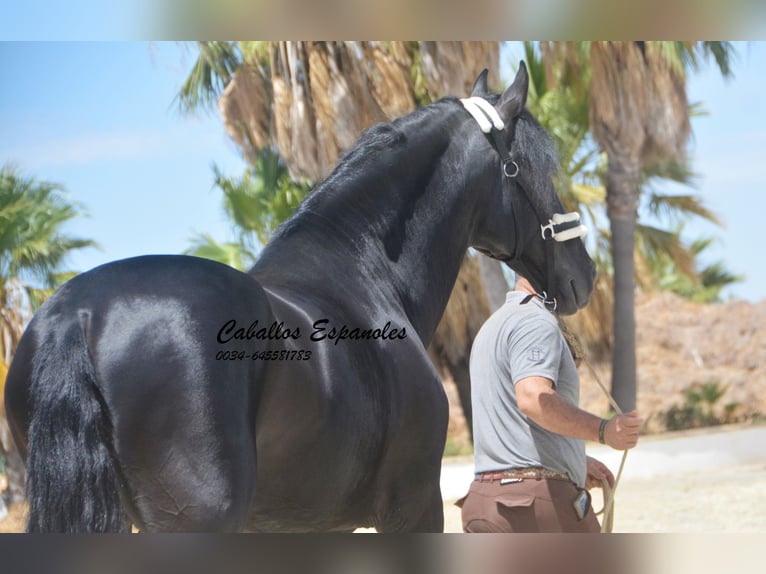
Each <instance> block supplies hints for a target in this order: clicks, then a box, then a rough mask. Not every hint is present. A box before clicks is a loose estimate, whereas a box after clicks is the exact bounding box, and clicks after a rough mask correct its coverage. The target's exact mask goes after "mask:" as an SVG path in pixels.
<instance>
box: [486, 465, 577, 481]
mask: <svg viewBox="0 0 766 574" xmlns="http://www.w3.org/2000/svg"><path fill="white" fill-rule="evenodd" d="M509 478H510V479H518V480H524V479H534V480H543V479H546V478H547V479H553V480H568V481H571V479H570V478H569V475H568V474H566V473H562V472H555V471H553V470H549V469H547V468H543V467H541V466H530V467H527V468H509V469H508V470H499V471H495V472H482V473H480V474H477V475H476V480H478V481H479V482H494V481H496V480H504V479H509Z"/></svg>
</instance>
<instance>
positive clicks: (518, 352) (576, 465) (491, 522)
mask: <svg viewBox="0 0 766 574" xmlns="http://www.w3.org/2000/svg"><path fill="white" fill-rule="evenodd" d="M470 372H471V402H472V406H473V436H474V453H475V454H474V459H475V470H476V480H475V481H474V482H473V483H472V485H471V488H470V490H469V492H468V495H467V496H466V497H465V498H464V499H462V500H461V501H458V504H459V505H461V506H462V515H463V529H464V530H465V531H466V532H598V531H599V530H600V527H599V523H598V520H597V519H596V517H595V514H594V512H593V508H592V507H591V505H590V494H589V493H588V491H587V490H586V489H590V488H592V487H594V486H601V481H602V480H607V481H608V483H609V484H610V485H613V484H614V476H613V475H612V473H611V472H610V471H609V469H608V468H607V467H606V466H605V465H604V464H602V463H601V462H599V461H597V460H595V459H593V458H591V457H588V456H586V454H585V440H594V441H595V440H598V441H599V442H601V443H604V444H607V445H609V446H611V447H612V448H614V449H617V450H625V449H628V448H632V447H634V446H635V445H636V443H637V442H638V434H639V430H640V428H641V425H642V423H643V420H642V419H641V418H639V416H638V414H637V413H636V412H635V411H633V412H630V413H627V414H625V415H620V416H615V417H613V418H611V419H609V420H606V419H601V418H599V417H597V416H596V415H593V414H590V413H588V412H586V411H583V410H581V409H580V408H578V406H577V405H578V402H579V393H580V381H579V377H578V375H577V369H576V367H575V362H574V358H573V357H572V353H571V351H570V349H569V346H568V345H567V343H566V340H565V338H564V335H563V333H562V332H561V329H560V328H559V325H558V321H557V319H556V317H555V316H554V315H553V314H552V313H550V312H549V311H548V310H547V309H546V308H545V306H544V305H543V304H542V302H541V301H540V300H539V298H538V297H537V296H536V294H535V291H534V289H533V287H532V285H531V284H530V283H529V281H527V279H525V278H524V277H521V276H518V277H517V281H516V288H515V290H514V291H512V292H509V293H508V295H507V297H506V302H505V304H504V305H503V306H502V307H500V309H498V310H497V311H496V312H495V313H494V314H493V315H492V316H491V317H490V318H489V319H488V320H487V322H486V323H485V324H484V325H483V327H482V328H481V330H480V331H479V333H478V335H477V336H476V339H475V340H474V343H473V348H472V349H471V362H470Z"/></svg>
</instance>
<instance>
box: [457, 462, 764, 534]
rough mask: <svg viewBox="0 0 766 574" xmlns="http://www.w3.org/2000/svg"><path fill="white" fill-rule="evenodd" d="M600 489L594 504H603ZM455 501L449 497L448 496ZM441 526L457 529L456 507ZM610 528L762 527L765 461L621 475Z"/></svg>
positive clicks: (736, 529) (731, 529)
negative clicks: (668, 473)
mask: <svg viewBox="0 0 766 574" xmlns="http://www.w3.org/2000/svg"><path fill="white" fill-rule="evenodd" d="M600 492H601V491H600V490H594V491H593V506H594V508H595V509H596V510H600V509H601V508H602V507H603V503H602V499H601V495H600ZM450 502H454V501H450ZM444 517H445V531H446V532H462V525H461V521H460V509H459V508H457V507H456V506H454V505H453V504H450V503H447V504H445V507H444ZM614 532H616V533H617V532H633V533H691V532H761V533H764V532H766V463H763V464H758V465H745V466H738V467H730V468H725V469H721V470H720V471H716V472H710V471H705V472H704V473H685V474H676V475H671V476H664V477H660V478H655V479H644V480H627V479H624V480H622V481H621V483H620V485H619V487H618V490H617V496H616V498H615V510H614Z"/></svg>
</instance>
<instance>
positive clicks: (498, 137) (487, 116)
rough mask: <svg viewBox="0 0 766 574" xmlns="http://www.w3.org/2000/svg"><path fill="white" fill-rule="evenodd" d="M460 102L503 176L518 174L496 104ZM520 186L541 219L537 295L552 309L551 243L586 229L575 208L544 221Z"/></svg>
mask: <svg viewBox="0 0 766 574" xmlns="http://www.w3.org/2000/svg"><path fill="white" fill-rule="evenodd" d="M460 102H461V103H462V104H463V107H464V108H465V109H466V110H467V111H468V113H470V114H471V116H473V119H475V120H476V123H478V124H479V127H480V128H481V131H482V132H483V133H484V134H487V135H489V136H490V137H491V138H492V143H493V144H494V145H493V147H494V148H495V150H496V151H497V153H498V154H499V155H500V159H501V161H502V164H503V175H504V176H505V177H506V178H508V179H514V178H516V176H518V175H519V164H518V163H516V162H515V161H514V160H513V158H512V157H511V154H510V152H509V151H508V146H506V145H505V137H504V135H505V133H504V132H505V123H504V122H503V120H502V118H501V117H500V114H498V113H497V110H496V109H495V106H493V105H492V104H490V103H489V102H488V101H487V100H485V99H484V98H480V97H471V98H463V99H461V100H460ZM519 187H520V188H521V190H522V192H523V193H524V194H525V195H526V196H527V200H528V201H529V203H530V205H531V206H532V208H533V209H534V210H535V214H536V216H537V219H538V221H539V222H540V230H541V233H542V237H543V240H544V242H545V262H546V275H547V277H546V280H547V283H548V290H547V291H543V292H542V294H541V295H540V298H541V299H542V302H543V304H544V305H545V306H546V307H548V308H549V309H550V310H551V311H555V310H556V308H557V307H558V303H557V301H556V297H555V292H554V286H553V271H554V269H553V267H554V265H553V262H554V259H553V258H554V251H553V242H554V241H558V242H564V241H569V240H570V239H578V238H582V237H585V234H586V233H587V232H588V228H587V227H585V226H584V225H582V224H581V223H580V214H579V213H577V212H575V211H572V212H570V213H554V214H553V215H552V216H551V218H550V219H548V223H547V224H543V223H542V222H543V221H544V220H545V218H544V217H543V216H541V213H540V212H539V211H538V208H537V206H536V204H535V202H534V201H532V197H531V196H530V194H529V193H528V192H527V190H526V189H525V188H524V186H523V185H520V184H519ZM514 258H515V256H514Z"/></svg>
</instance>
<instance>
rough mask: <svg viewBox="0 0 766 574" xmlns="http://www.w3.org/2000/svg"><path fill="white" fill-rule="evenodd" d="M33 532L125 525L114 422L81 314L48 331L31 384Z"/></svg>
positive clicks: (96, 529)
mask: <svg viewBox="0 0 766 574" xmlns="http://www.w3.org/2000/svg"><path fill="white" fill-rule="evenodd" d="M30 402H31V405H30V406H31V408H32V419H31V422H30V426H29V442H28V453H29V455H28V459H27V499H28V502H29V521H28V523H27V530H28V531H29V532H119V531H123V530H125V529H126V528H127V527H128V526H129V523H128V521H127V519H126V516H125V514H124V512H123V510H122V506H121V505H120V499H119V493H118V490H117V478H116V472H115V468H114V464H113V461H112V456H111V452H110V448H109V447H108V445H107V441H110V440H111V438H110V437H111V422H110V420H109V417H108V413H107V408H106V404H105V403H104V401H103V397H102V396H101V393H100V391H99V390H98V388H97V387H96V376H95V370H94V367H93V363H92V362H91V359H90V354H89V352H88V347H87V344H86V341H85V335H84V333H83V328H82V326H81V325H80V324H79V322H77V321H73V322H72V323H71V324H70V325H69V326H68V327H65V326H64V325H61V326H60V328H59V329H54V330H52V331H50V332H49V333H48V335H47V336H46V337H45V339H44V340H43V341H41V344H40V346H39V347H38V349H37V352H36V353H35V355H34V359H33V364H32V377H31V387H30Z"/></svg>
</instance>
